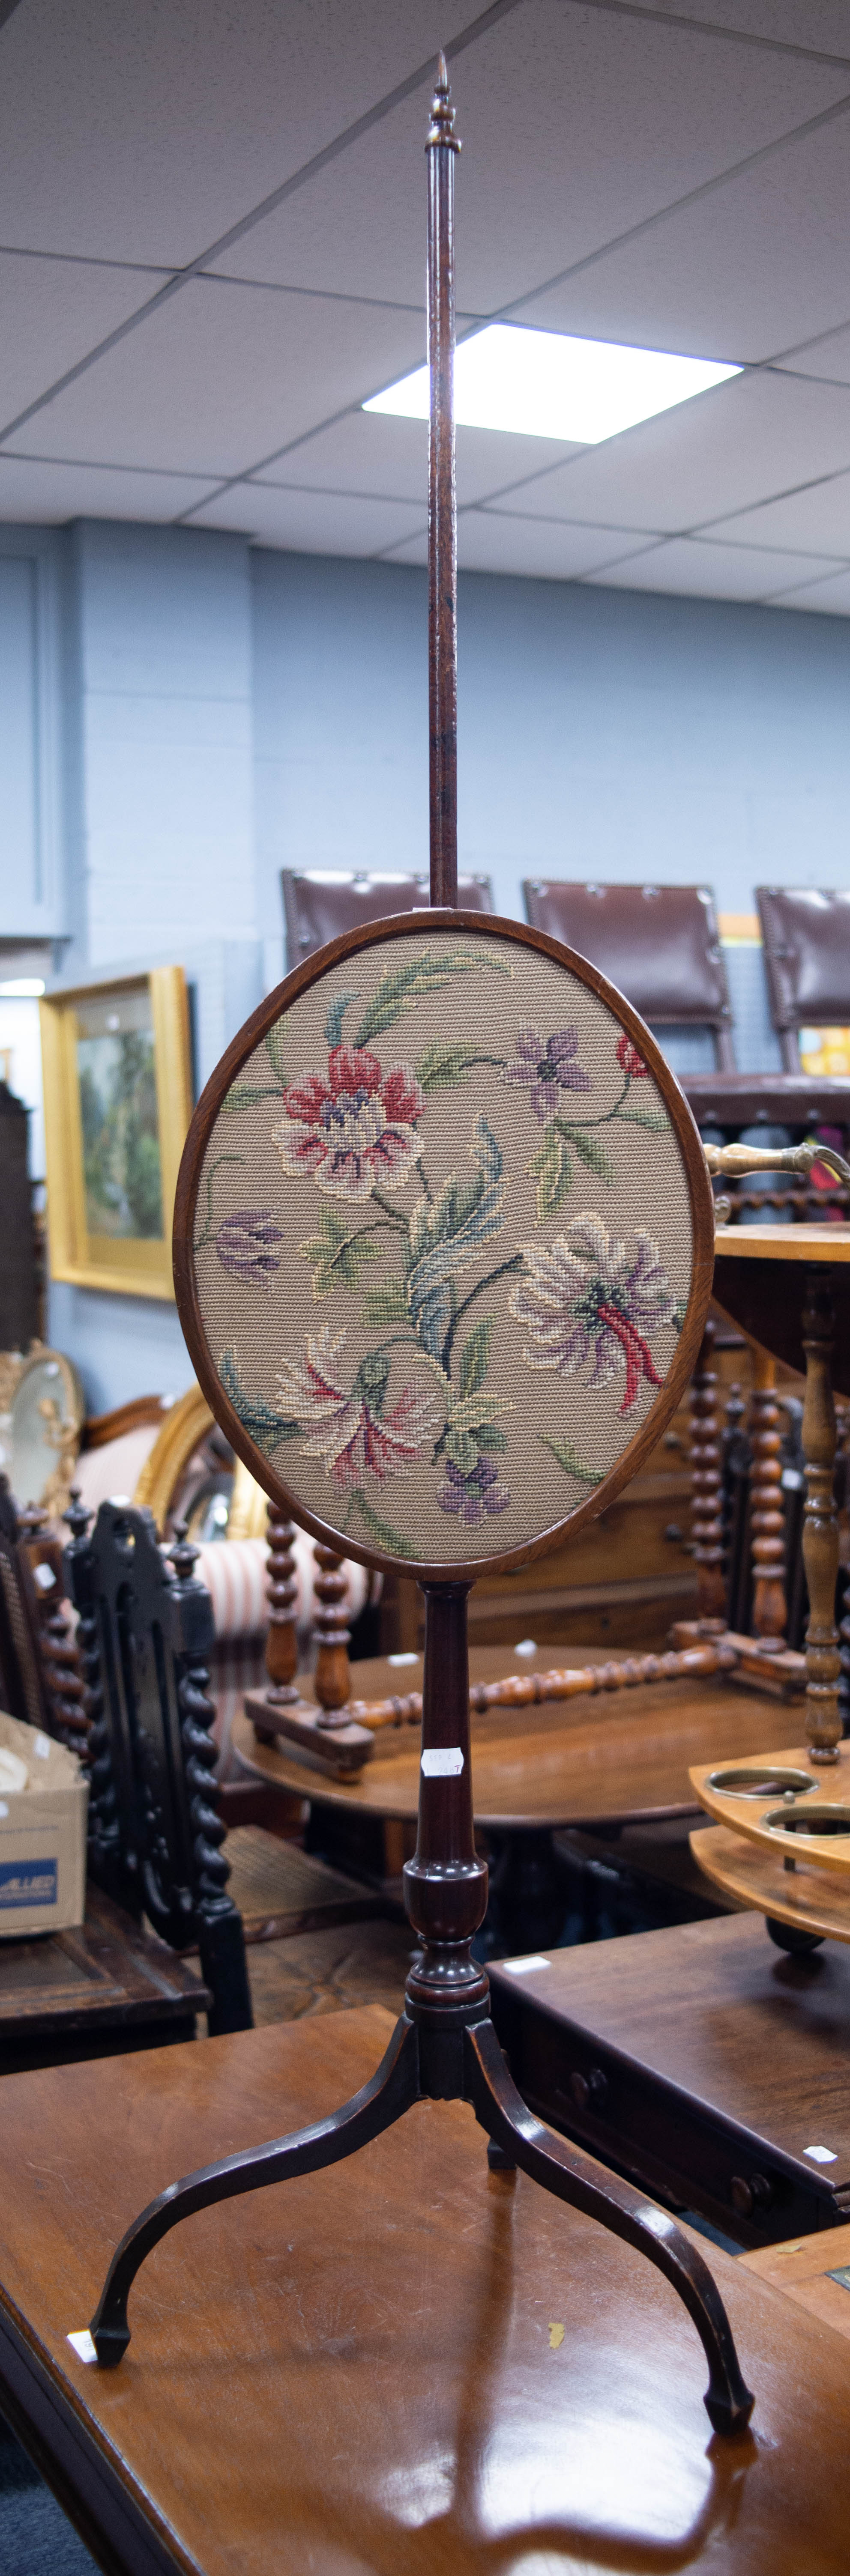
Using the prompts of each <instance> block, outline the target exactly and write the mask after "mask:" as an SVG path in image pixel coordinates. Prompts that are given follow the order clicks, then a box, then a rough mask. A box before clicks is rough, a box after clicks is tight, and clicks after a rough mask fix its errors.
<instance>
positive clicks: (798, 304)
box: [0, 0, 850, 616]
mask: <svg viewBox="0 0 850 2576" xmlns="http://www.w3.org/2000/svg"><path fill="white" fill-rule="evenodd" d="M447 35H448V37H449V45H448V51H449V54H450V58H451V63H452V80H453V88H454V95H455V101H456V106H457V111H458V125H459V129H460V132H461V135H462V137H463V144H464V151H463V156H462V159H461V161H460V164H459V175H458V298H459V317H460V319H459V327H460V329H461V331H465V330H468V329H470V328H474V327H475V326H476V324H477V322H478V321H479V320H480V319H485V318H486V319H489V318H492V317H494V316H499V317H506V318H508V319H511V318H514V319H516V320H517V321H521V322H522V323H523V324H526V325H528V324H531V325H534V326H536V327H539V328H544V329H549V330H561V331H563V330H567V331H579V332H584V333H586V334H587V335H588V336H590V337H596V338H606V337H610V338H614V339H620V340H627V341H630V342H634V343H638V344H640V345H644V346H652V347H658V348H668V349H673V350H684V351H686V352H688V353H691V354H694V355H703V356H710V357H719V358H721V359H727V360H735V361H738V362H740V363H743V366H744V373H743V374H742V375H741V376H739V377H738V378H736V379H735V380H733V381H731V382H729V383H727V384H725V385H723V386H721V387H719V388H717V389H715V391H714V392H712V393H707V394H704V395H701V396H698V397H697V398H696V399H695V400H693V401H691V402H689V403H685V404H682V405H680V406H679V407H678V408H677V409H675V410H673V411H670V412H667V413H665V414H663V415H659V416H658V417H657V418H656V419H654V420H650V421H648V422H645V423H643V424H641V425H640V426H638V427H637V428H635V429H632V430H630V431H627V432H624V433H623V434H621V435H620V436H619V437H615V438H612V439H609V440H607V441H605V442H604V443H603V444H601V445H599V446H597V447H594V448H578V447H576V446H570V445H569V444H567V443H566V442H563V443H562V442H558V441H554V440H551V439H537V438H530V437H516V436H513V435H510V436H508V435H502V434H500V433H499V432H496V431H480V430H475V431H472V430H461V431H460V432H459V433H458V500H459V534H458V549H459V561H460V564H461V566H462V567H463V568H466V569H468V570H479V571H485V572H493V573H500V574H504V575H506V576H510V575H526V576H530V577H532V578H537V579H546V580H578V581H590V582H593V583H595V584H603V585H604V584H605V583H611V584H612V585H613V586H617V587H619V586H628V587H635V588H641V589H653V588H654V589H658V590H661V591H676V592H680V593H681V594H682V595H695V596H699V595H703V596H705V597H708V598H730V599H741V600H764V601H766V602H770V603H772V604H776V605H787V606H795V607H797V608H808V609H809V610H810V611H813V612H816V611H820V612H822V613H825V614H830V615H841V616H844V615H848V614H850V259H848V252H850V187H849V186H848V164H850V11H848V8H847V5H846V0H702V5H699V6H698V5H696V0H675V5H674V0H658V5H656V6H655V7H653V8H652V9H648V8H644V7H642V6H641V5H638V0H635V5H634V6H630V5H629V0H618V5H617V7H611V6H607V5H602V4H601V0H493V5H491V6H489V7H485V8H480V7H479V8H476V7H475V6H472V5H470V0H466V5H464V0H455V9H454V15H453V20H452V23H451V25H450V27H449V28H447V27H446V23H445V13H444V12H442V13H441V12H438V11H436V9H435V6H434V5H433V0H406V5H405V8H404V9H403V10H399V9H398V8H397V7H390V6H389V4H388V0H356V5H355V6H354V7H353V8H352V6H351V0H346V5H343V0H320V5H316V0H289V5H288V6H287V10H286V15H285V24H284V17H283V13H282V10H281V5H280V0H245V5H244V6H243V8H242V9H241V11H240V12H238V13H234V11H233V10H232V7H231V6H230V0H204V6H203V8H202V7H201V0H179V5H178V6H173V5H170V0H148V5H147V7H146V9H145V10H144V11H142V12H139V11H138V9H137V8H136V7H135V6H133V5H132V0H109V5H108V6H107V0H78V5H77V6H76V7H75V9H74V11H72V12H69V11H68V10H67V9H66V8H64V7H63V6H62V5H61V0H26V6H25V7H19V8H17V9H16V10H15V11H14V12H13V14H12V16H11V17H10V18H9V19H8V21H7V22H6V23H5V25H3V26H2V27H0V48H2V53H0V69H2V73H3V79H2V81H0V324H2V327H0V518H2V517H5V518H7V519H8V520H10V521H13V520H21V519H28V518H31V519H32V520H34V521H39V520H45V521H48V520H57V519H60V520H61V519H62V518H65V517H74V516H88V517H93V518H97V517H104V518H109V517H114V518H137V519H140V520H145V519H148V520H151V521H158V520H161V521H163V522H166V523H167V522H169V521H179V522H183V523H186V524H189V525H194V526H198V527H208V528H225V529H232V530H237V531H241V532H242V533H244V534H247V535H248V536H249V537H250V538H251V539H252V540H253V541H254V542H256V543H257V544H260V545H263V546H270V547H280V548H285V549H291V550H294V551H296V552H299V551H300V552H309V553H313V552H316V553H327V554H333V553H340V554H349V555H363V556H381V557H383V558H384V559H385V560H387V561H391V562H399V563H401V562H414V563H418V562H422V561H423V560H424V554H425V540H424V525H425V486H426V467H427V433H426V430H425V426H424V424H422V423H418V422H411V421H404V420H393V419H392V418H389V417H385V416H374V415H368V416H367V415H364V413H363V411H362V409H361V405H362V403H363V401H364V399H365V398H366V397H367V396H368V395H369V394H370V393H372V392H375V391H377V390H379V389H380V388H381V387H382V386H384V385H386V384H387V383H390V382H392V381H393V380H394V378H395V377H397V376H399V375H401V374H403V373H405V372H406V371H407V370H408V369H409V368H411V367H412V366H415V365H417V364H418V363H420V362H421V359H422V356H423V354H424V336H425V318H424V291H423V269H424V200H425V162H424V153H423V148H422V147H423V142H424V132H425V120H426V112H427V104H428V97H429V90H430V84H431V78H432V72H433V53H434V48H435V46H436V44H437V42H438V41H439V40H440V39H443V40H445V38H446V36H447Z"/></svg>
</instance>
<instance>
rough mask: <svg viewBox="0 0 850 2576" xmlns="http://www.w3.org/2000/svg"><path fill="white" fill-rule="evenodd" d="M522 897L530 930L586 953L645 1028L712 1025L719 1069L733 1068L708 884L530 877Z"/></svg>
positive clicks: (729, 1024)
mask: <svg viewBox="0 0 850 2576" xmlns="http://www.w3.org/2000/svg"><path fill="white" fill-rule="evenodd" d="M523 895H524V898H525V909H526V915H527V918H528V920H529V921H530V922H531V925H532V928H533V929H534V930H545V931H548V933H549V936H550V938H552V939H562V940H564V942H565V944H566V946H567V947H568V948H577V949H578V951H579V953H580V955H581V956H583V957H589V958H590V960H591V964H592V965H594V966H598V967H599V968H600V970H601V972H602V974H603V975H607V976H608V978H609V981H610V982H611V983H612V984H616V986H617V988H618V990H619V991H620V992H621V993H625V996H626V1000H627V1001H629V1002H631V1003H632V1004H633V1006H634V1009H635V1010H636V1011H639V1012H640V1014H641V1018H642V1019H644V1020H648V1022H649V1025H650V1028H693V1029H697V1028H701V1029H705V1028H708V1029H711V1031H712V1034H713V1037H714V1042H715V1047H716V1050H717V1062H718V1066H719V1069H720V1070H721V1072H723V1073H733V1072H734V1070H735V1050H734V1045H733V1042H732V1012H731V1007H730V1003H729V991H728V986H727V983H726V970H725V967H724V964H723V957H722V952H721V948H720V938H719V933H718V928H717V916H716V914H715V910H714V899H713V896H712V894H711V892H710V889H709V888H708V887H707V886H679V885H666V886H655V885H596V884H587V885H579V884H570V883H568V882H567V881H566V880H565V879H563V878H557V877H543V878H541V877H532V878H527V879H526V881H525V883H524V885H523Z"/></svg>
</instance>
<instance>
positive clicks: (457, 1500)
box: [437, 1458, 511, 1529]
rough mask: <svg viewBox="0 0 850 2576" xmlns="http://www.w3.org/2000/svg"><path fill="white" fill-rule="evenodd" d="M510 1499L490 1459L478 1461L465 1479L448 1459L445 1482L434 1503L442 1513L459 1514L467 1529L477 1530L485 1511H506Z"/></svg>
mask: <svg viewBox="0 0 850 2576" xmlns="http://www.w3.org/2000/svg"><path fill="white" fill-rule="evenodd" d="M510 1499H511V1498H510V1494H509V1491H508V1487H507V1485H504V1484H503V1483H502V1479H501V1476H500V1474H499V1470H498V1467H494V1466H493V1464H492V1460H491V1459H489V1458H479V1460H478V1464H477V1466H475V1467H473V1469H472V1471H471V1474H470V1475H468V1476H462V1475H461V1471H460V1468H459V1467H455V1466H454V1465H453V1464H452V1460H451V1459H450V1458H449V1459H448V1460H447V1462H446V1477H445V1483H444V1484H442V1485H441V1486H440V1489H439V1493H438V1495H437V1501H438V1503H439V1506H440V1510H441V1512H459V1513H460V1517H461V1520H462V1521H465V1522H466V1525H467V1528H468V1529H476V1528H477V1526H478V1523H479V1521H483V1519H484V1514H485V1512H506V1511H507V1508H508V1504H509V1502H510Z"/></svg>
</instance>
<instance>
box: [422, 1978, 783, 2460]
mask: <svg viewBox="0 0 850 2576" xmlns="http://www.w3.org/2000/svg"><path fill="white" fill-rule="evenodd" d="M466 2066H467V2075H466V2088H465V2089H466V2098H467V2100H468V2101H469V2102H471V2103H472V2106H473V2109H474V2112H475V2116H476V2119H477V2120H480V2122H481V2126H482V2128H484V2129H486V2130H487V2131H488V2134H489V2136H490V2137H491V2139H493V2140H494V2141H495V2144H496V2146H497V2147H499V2148H501V2149H502V2151H503V2153H504V2154H506V2155H507V2156H508V2157H509V2158H510V2161H511V2162H512V2163H515V2164H518V2165H520V2166H521V2167H522V2169H523V2171H524V2172H525V2173H527V2174H530V2175H531V2177H532V2180H533V2181H534V2182H539V2183H542V2185H543V2188H544V2190H545V2191H551V2192H554V2193H555V2195H556V2197H557V2198H558V2199H559V2200H566V2201H568V2202H569V2203H570V2205H571V2207H572V2208H574V2209H581V2210H583V2211H584V2213H585V2216H586V2217H588V2218H598V2219H601V2221H602V2224H603V2226H604V2227H607V2228H609V2229H610V2231H611V2233H612V2235H614V2236H621V2237H623V2239H624V2240H625V2243H626V2244H627V2245H633V2246H634V2247H635V2249H636V2251H637V2252H638V2253H639V2254H646V2255H647V2256H648V2258H649V2261H650V2262H651V2263H655V2264H656V2265H657V2267H658V2270H659V2271H660V2272H663V2273H664V2276H665V2279H666V2280H668V2281H669V2282H670V2283H671V2285H672V2287H673V2289H674V2290H676V2291H678V2294H679V2297H680V2299H682V2300H683V2302H684V2305H685V2307H686V2308H687V2310H688V2314H689V2315H690V2316H691V2317H692V2318H693V2322H694V2325H695V2326H696V2330H697V2333H698V2335H699V2338H700V2341H701V2343H702V2346H703V2350H704V2352H705V2356H706V2360H707V2362H708V2369H709V2381H708V2388H707V2390H706V2395H705V2401H704V2402H705V2408H706V2413H707V2415H708V2417H709V2420H710V2422H711V2424H712V2425H713V2427H714V2431H715V2433H741V2432H743V2430H744V2427H745V2426H746V2425H747V2424H748V2423H749V2419H750V2416H751V2414H752V2410H753V2406H754V2403H755V2400H754V2398H753V2397H752V2395H751V2393H750V2390H749V2389H748V2388H747V2387H746V2385H745V2382H744V2380H743V2378H742V2375H741V2368H740V2364H739V2361H738V2355H737V2352H736V2350H735V2343H734V2337H733V2334H732V2328H731V2326H730V2324H729V2319H728V2317H727V2314H726V2310H725V2307H724V2305H723V2301H722V2299H721V2296H720V2292H719V2290H718V2288H717V2284H716V2282H715V2281H714V2280H713V2279H712V2275H711V2273H710V2271H709V2269H708V2265H707V2263H704V2262H703V2259H702V2255H701V2254H698V2253H697V2251H696V2247H695V2246H693V2245H691V2244H690V2243H689V2241H688V2238H687V2237H686V2236H683V2234H682V2231H681V2228H679V2227H677V2226H676V2224H675V2221H674V2220H673V2219H672V2218H668V2217H667V2214H666V2211H664V2210H663V2209H657V2208H656V2207H655V2205H654V2203H653V2202H652V2201H651V2200H645V2199H644V2196H643V2193H642V2192H639V2191H634V2190H633V2188H632V2185H631V2183H627V2182H621V2181H620V2179H619V2177H618V2175H616V2174H613V2173H608V2172H607V2171H606V2170H605V2168H604V2167H603V2166H601V2165H599V2164H597V2162H596V2159H595V2157H593V2156H589V2155H586V2154H585V2153H584V2150H583V2148H581V2147H575V2146H573V2145H572V2144H571V2143H570V2141H569V2140H568V2139H566V2138H559V2137H558V2136H557V2135H556V2132H555V2130H554V2129H547V2128H546V2127H545V2125H544V2123H543V2121H542V2120H536V2119H535V2117H534V2114H533V2112H531V2111H528V2110H526V2106H525V2103H524V2102H523V2099H522V2096H521V2094H520V2093H518V2092H517V2089H516V2085H515V2084H514V2083H513V2081H512V2078H511V2076H510V2075H509V2074H508V2072H507V2068H506V2066H505V2062H504V2058H503V2056H502V2051H501V2048H500V2046H499V2042H498V2039H497V2037H496V2033H495V2030H494V2028H493V2024H492V2022H489V2021H483V2022H478V2023H474V2024H473V2026H472V2028H471V2029H469V2030H467V2032H466Z"/></svg>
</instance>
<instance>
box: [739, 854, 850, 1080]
mask: <svg viewBox="0 0 850 2576" xmlns="http://www.w3.org/2000/svg"><path fill="white" fill-rule="evenodd" d="M756 903H757V904H758V910H759V920H760V922H761V933H762V939H763V941H764V963H765V973H766V977H767V992H768V1000H769V1003H770V1015H771V1019H772V1021H773V1025H774V1028H775V1030H776V1033H777V1036H778V1038H779V1043H780V1046H781V1049H782V1061H783V1064H784V1065H785V1067H786V1070H787V1071H788V1072H789V1073H799V1071H800V1043H799V1037H798V1031H799V1030H800V1029H801V1028H815V1029H818V1028H850V888H847V887H844V888H838V889H835V888H833V889H829V888H826V889H824V888H821V887H816V886H756Z"/></svg>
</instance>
